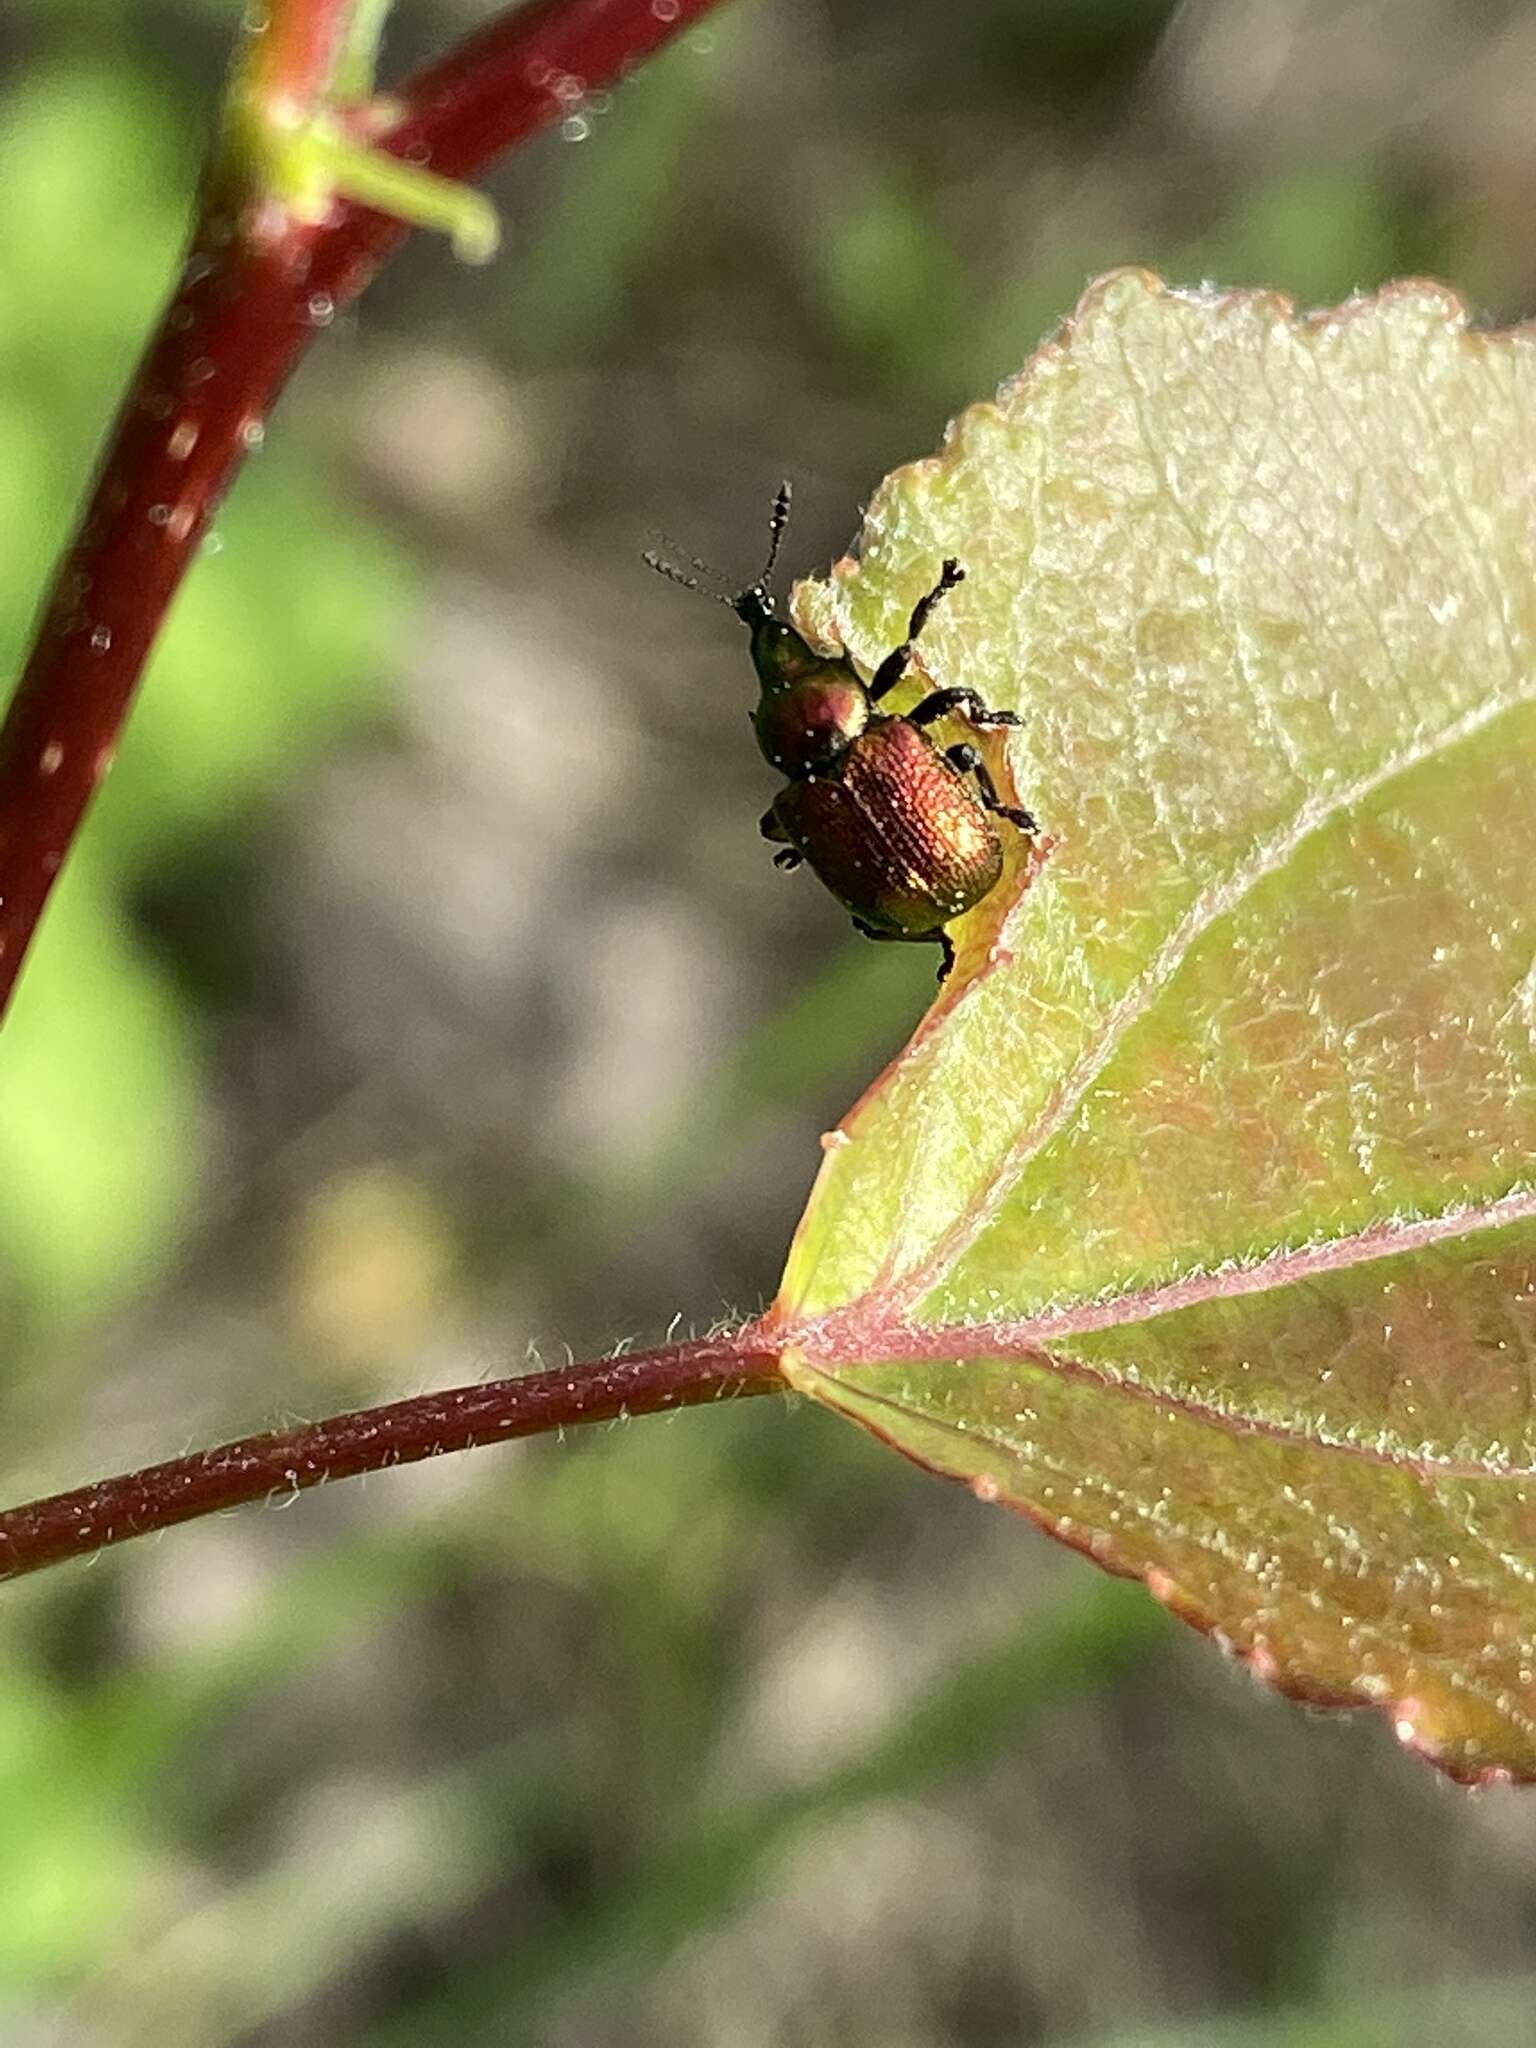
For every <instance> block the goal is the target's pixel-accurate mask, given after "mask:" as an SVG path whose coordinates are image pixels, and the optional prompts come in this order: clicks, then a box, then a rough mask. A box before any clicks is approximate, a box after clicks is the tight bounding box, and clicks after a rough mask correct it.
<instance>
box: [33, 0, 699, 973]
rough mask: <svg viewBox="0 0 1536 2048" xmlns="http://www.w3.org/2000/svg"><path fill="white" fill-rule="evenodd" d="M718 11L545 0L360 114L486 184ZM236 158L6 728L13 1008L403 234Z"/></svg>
mask: <svg viewBox="0 0 1536 2048" xmlns="http://www.w3.org/2000/svg"><path fill="white" fill-rule="evenodd" d="M714 4H715V0H535V4H533V5H531V6H528V7H524V8H521V9H518V10H515V11H512V12H509V13H508V14H506V15H503V16H500V17H498V18H497V19H496V20H494V21H492V22H491V23H490V24H488V25H487V26H486V27H485V28H483V29H481V30H480V31H479V33H478V34H476V35H474V36H472V37H471V38H470V39H469V40H468V41H467V42H465V43H464V44H463V46H462V47H461V48H460V49H458V50H457V51H455V52H454V53H453V54H451V55H450V56H449V57H447V58H445V59H444V60H443V61H442V62H441V63H439V64H437V65H435V66H433V67H432V68H431V69H429V70H428V71H426V72H425V73H423V74H422V75H421V76H420V77H419V78H418V79H416V80H415V81H414V82H412V83H409V84H407V85H406V86H405V87H403V88H402V89H401V90H400V92H399V93H397V94H396V95H394V96H393V98H392V99H390V100H388V101H385V102H381V103H376V104H374V105H372V106H370V107H369V108H368V109H366V110H363V111H360V112H358V113H357V114H356V116H355V122H354V125H355V127H356V128H357V130H358V131H359V132H369V133H375V139H376V140H377V141H378V142H379V145H380V146H381V147H382V148H384V149H386V150H388V151H390V152H391V153H392V154H394V155H396V156H398V157H400V158H402V159H404V160H406V161H408V162H414V163H426V164H430V165H432V166H433V168H435V169H436V170H439V171H441V172H443V173H444V174H446V175H449V176H453V177H467V176H469V175H471V174H473V173H474V172H476V171H478V170H479V169H481V168H482V167H483V166H484V165H485V164H486V163H487V162H488V161H489V160H490V159H491V158H492V157H493V156H495V155H496V154H497V153H498V152H499V151H501V150H504V149H506V148H509V147H510V146H512V145H513V144H515V143H517V142H520V141H522V140H523V139H524V138H526V137H527V136H529V135H532V134H534V133H535V132H536V131H537V130H539V129H541V128H543V127H546V126H547V125H548V124H549V123H550V122H552V121H554V120H557V119H558V118H560V117H561V116H562V115H563V114H566V113H568V112H569V111H570V109H571V106H572V104H573V103H574V102H575V101H577V100H579V98H580V97H581V95H582V94H583V93H585V92H588V91H593V90H596V89H599V88H602V87H606V86H609V85H611V84H613V83H614V82H615V80H616V79H617V78H619V77H620V76H621V75H622V73H623V72H624V71H625V70H627V69H628V68H629V66H631V65H632V64H634V63H636V62H638V61H639V60H640V59H641V58H643V57H645V56H646V55H648V54H649V53H650V52H651V51H652V50H654V49H655V48H656V47H657V46H658V45H659V44H660V43H662V42H664V41H665V40H666V39H667V38H668V37H669V36H671V35H674V34H675V33H676V32H677V31H678V30H679V29H682V28H685V27H686V26H688V24H689V23H690V22H692V21H694V20H696V19H697V18H698V17H699V16H700V15H702V14H704V13H706V12H707V11H708V10H709V8H710V7H711V6H712V5H714ZM341 15H342V8H341V5H340V0H288V8H287V10H286V14H285V16H284V18H283V19H280V20H279V21H278V22H277V23H275V24H274V30H273V47H272V49H271V51H269V52H268V53H267V60H266V64H265V72H264V82H265V85H266V86H267V88H269V89H280V90H281V91H282V93H283V94H284V95H285V97H286V98H287V99H288V100H290V101H292V102H293V103H295V104H297V105H300V106H302V105H303V104H304V102H305V101H306V99H313V98H315V97H316V96H318V95H321V94H323V92H324V89H325V85H326V83H327V73H328V68H329V66H330V63H331V61H332V58H333V56H334V53H335V25H336V22H337V21H338V19H340V18H341ZM384 121H389V122H391V124H392V125H389V126H387V128H385V129H384V131H383V132H382V133H377V132H376V131H378V130H379V129H380V126H381V123H382V122H384ZM223 163H224V168H222V169H221V170H220V171H219V172H218V173H217V174H216V175H215V177H214V178H213V180H212V181H211V183H210V185H209V188H208V191H207V193H206V195H205V200H204V204H203V207H202V209H201V213H200V217H199V220H198V224H197V227H196V230H195V232H194V234H193V238H192V244H191V250H190V254H189V256H188V259H187V263H186V266H185V268H184V270H183V272H182V275H181V278H180V281H179V283H178V285H177V288H176V291H175V294H174V296H173V297H172V300H171V303H170V305H169V307H168V308H167V310H166V313H165V316H164V319H163V321H162V323H161V327H160V330H159V333H158V335H157V336H156V338H155V339H154V341H153V342H152V344H151V346H150V348H149V351H148V353H147V355H146V357H145V359H144V361H143V363H142V364H141V366H140V368H139V370H138V372H137V373H136V375H135V377H134V380H133V383H132V385H131V387H130V389H129V392H128V395H127V398H126V400H125V401H124V404H123V408H122V411H121V414H120V415H119V418H118V421H117V425H116V427H115V429H114V432H113V435H112V438H111V440H110V442H109V444H108V447H107V450H106V454H105V457H104V459H103V464H102V468H101V473H100V477H99V480H98V482H97V484H96V487H95V491H94V494H93V496H92V498H91V501H90V505H89V508H88V510H87V512H86V514H85V517H84V520H83V522H82V524H81V527H80V530H79V534H78V536H77V538H76V540H75V543H74V545H73V546H72V548H71V549H70V551H69V554H68V555H67V557H66V559H65V560H64V562H63V564H62V566H61V568H60V571H59V575H58V579H57V583H56V585H55V588H54V591H53V593H52V596H51V598H50V601H49V603H48V605H47V608H46V610H45V612H44V614H43V617H42V621H41V623H40V626H39V628H38V633H37V638H36V642H35V645H34V648H33V652H32V656H31V659H30V660H29V662H28V664H27V667H26V670H25V672H24V674H23V676H22V679H21V682H20V684H19V685H18V688H17V691H16V695H15V697H14V699H13V700H12V703H11V707H10V711H9V713H8V715H7V717H6V720H5V724H4V727H3V729H0V1010H3V1008H4V1006H5V1004H6V1003H7V1002H8V1001H9V998H10V994H11V991H12V989H13V987H14V985H15V981H16V977H17V975H18V973H19V972H20V969H21V964H22V961H23V958H24V957H25V954H26V950H27V947H28V945H29V944H30V942H31V939H32V935H33V932H34V931H35V929H36V927H37V922H38V919H39V918H40V916H41V915H42V911H43V906H44V904H45V903H46V901H47V898H48V894H49V891H50V889H51V888H52V886H53V880H54V877H55V875H56V874H57V873H58V871H59V868H60V866H61V865H62V862H63V859H64V856H65V853H66V852H67V850H68V848H69V845H70V842H71V840H72V839H73V837H74V834H75V832H76V830H77V829H78V827H79V825H80V821H81V819H82V818H83V816H84V814H85V811H86V808H87V806H88V804H89V803H90V800H91V797H92V795H93V794H94V792H95V790H96V788H97V786H98V784H99V783H100V781H101V779H102V776H103V775H104V774H105V773H106V770H107V767H108V765H109V763H110V761H111V758H112V754H113V750H114V748H115V747H116V745H117V740H118V734H119V732H120V730H121V728H122V723H123V720H124V718H125V717H126V716H127V713H128V709H129V706H130V703H131V701H132V698H133V692H134V688H135V686H136V684H137V682H138V679H139V675H140V673H141V672H142V669H143V666H144V663H145V660H146V658H147V656H148V654H149V650H150V648H151V646H152V644H153V642H154V639H155V636H156V634H157V632H158V630H159V628H160V625H161V622H162V621H163V619H164V617H165V613H166V611H167V609H168V608H169V605H170V603H171V600H172V598H173V596H174V595H175V592H176V589H177V587H178V585H179V584H180V582H181V579H182V576H183V575H184V574H185V572H186V570H187V567H188V565H189V564H190V562H191V560H192V558H193V556H194V555H195V553H196V551H197V547H198V543H199V541H200V539H201V537H202V535H203V533H204V532H205V531H206V529H207V525H208V521H209V519H210V518H211V517H212V515H213V512H214V510H215V508H216V507H217V505H218V503H219V501H220V499H221V498H222V496H223V494H224V492H225V491H226V490H227V489H228V487H229V484H230V482H231V480H232V478H233V477H234V475H235V472H236V471H237V470H238V468H239V466H240V463H241V460H242V459H243V457H244V455H245V454H246V452H247V450H248V449H250V448H251V447H253V446H255V444H256V442H257V441H258V440H259V439H260V437H261V434H262V432H263V431H264V427H265V423H266V419H267V415H268V413H269V412H270V410H271V407H272V405H273V402H274V400H275V399H276V397H277V395H278V393H279V391H280V390H281V389H282V386H283V385H284V383H285V382H286V381H287V378H288V376H289V374H290V372H291V371H292V370H293V368H294V365H295V364H296V363H297V361H298V359H299V357H300V356H301V355H302V353H303V351H304V348H305V346H306V345H307V343H308V342H309V341H310V340H311V339H312V337H313V336H314V334H315V332H316V331H317V329H319V328H322V327H324V326H327V325H328V324H329V322H330V320H331V318H332V315H333V314H334V312H335V309H336V308H337V306H338V305H340V304H342V303H344V302H345V301H346V300H347V299H350V298H351V297H353V296H354V295H355V294H356V293H357V292H358V291H360V290H361V289H362V287H363V285H364V284H366V283H367V281H368V279H369V278H370V277H371V276H372V275H373V273H374V271H375V270H376V269H377V267H378V265H379V263H380V261H381V260H382V259H383V257H384V256H386V255H387V254H388V253H389V251H390V250H391V249H392V248H393V247H394V245H395V244H396V243H397V242H398V241H399V240H400V239H401V237H402V236H403V234H404V233H405V230H404V229H403V228H402V227H401V226H400V224H399V223H398V222H396V221H393V220H390V219H387V218H385V217H384V216H382V215H380V214H377V213H373V212H370V211H369V210H367V209H366V208H363V207H360V206H356V205H351V204H346V203H339V204H337V205H335V206H334V207H333V208H332V209H331V211H330V214H329V216H328V217H327V218H326V219H325V220H324V221H323V222H321V223H318V224H317V223H314V222H310V221H307V220H302V219H299V218H298V217H296V216H295V214H294V213H292V212H291V211H289V210H288V208H287V207H286V206H285V205H284V204H283V203H282V202H281V200H280V199H279V198H277V197H276V196H275V195H273V194H272V193H269V192H263V191H253V190H251V189H249V187H246V186H242V185H241V183H240V182H239V180H240V175H241V174H240V172H239V170H238V168H235V167H233V166H234V164H235V160H234V159H233V158H232V157H226V158H225V159H224V160H223ZM280 601H281V594H280V593H279V592H274V593H273V602H274V603H278V602H280ZM207 686H208V688H209V689H210V690H217V689H218V688H219V687H220V684H219V679H218V677H217V676H210V677H209V678H208V683H207Z"/></svg>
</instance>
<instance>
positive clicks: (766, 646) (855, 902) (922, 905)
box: [645, 483, 1037, 981]
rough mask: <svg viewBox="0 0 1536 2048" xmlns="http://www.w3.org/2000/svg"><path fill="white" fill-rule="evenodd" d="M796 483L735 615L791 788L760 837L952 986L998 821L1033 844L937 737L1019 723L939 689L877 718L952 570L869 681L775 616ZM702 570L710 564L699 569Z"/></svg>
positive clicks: (1020, 814) (987, 782)
mask: <svg viewBox="0 0 1536 2048" xmlns="http://www.w3.org/2000/svg"><path fill="white" fill-rule="evenodd" d="M789 495H790V494H789V485H788V484H787V483H786V484H781V485H780V487H779V492H778V496H777V497H776V498H775V500H774V506H773V518H772V523H771V527H770V537H769V547H768V559H767V561H766V562H765V563H764V565H763V571H762V574H761V575H760V576H759V577H758V578H757V580H756V582H755V583H752V584H749V585H748V587H747V588H746V589H745V590H743V591H741V592H739V593H738V594H737V595H736V596H734V597H727V596H725V595H724V594H723V593H721V592H708V593H707V594H708V595H711V596H717V597H719V599H720V601H721V602H722V603H724V604H728V605H729V606H730V608H731V609H732V611H734V612H735V613H736V616H737V617H738V618H739V619H740V620H741V621H742V623H743V624H744V625H745V626H746V627H747V628H748V629H749V631H750V632H751V635H752V662H753V666H754V667H755V668H756V670H757V676H758V682H759V684H760V685H761V695H760V697H759V699H758V703H757V708H756V710H755V711H754V712H753V713H752V724H753V727H754V729H755V730H756V733H757V742H758V745H759V746H760V747H761V748H762V750H763V753H764V755H765V757H766V758H767V760H768V761H769V762H770V763H771V764H772V766H773V767H775V768H777V769H778V770H779V772H780V774H782V775H784V776H786V777H787V778H788V780H787V781H786V782H785V785H784V787H783V788H782V789H781V790H780V791H779V794H778V795H777V796H776V797H775V798H774V800H773V803H772V805H771V806H770V807H769V809H768V811H767V812H766V813H765V814H764V816H763V819H762V822H761V827H760V829H761V831H762V834H763V837H764V838H765V839H771V840H773V841H775V842H776V843H777V844H778V845H779V846H780V847H781V849H782V850H781V851H780V852H778V853H776V854H775V855H774V859H775V861H776V862H777V864H778V865H779V866H780V867H783V868H794V867H798V866H799V865H800V863H801V862H802V861H804V862H806V863H807V865H808V866H810V867H811V868H812V869H813V870H814V871H815V873H816V874H817V875H819V876H820V878H821V880H822V881H823V882H824V883H825V884H826V886H827V888H828V889H830V890H831V892H832V894H833V895H834V896H835V897H836V898H837V900H838V902H839V903H841V904H842V906H843V908H844V909H845V910H847V911H848V912H849V914H850V915H851V916H852V918H853V922H854V924H855V925H856V926H857V928H858V929H859V930H860V931H861V932H863V933H864V934H865V935H866V937H868V938H871V939H894V940H918V941H928V942H931V943H933V944H935V945H937V946H939V947H941V948H942V950H943V960H942V964H941V965H940V968H939V979H940V980H941V981H942V980H943V979H944V977H945V975H946V974H948V972H949V970H950V967H951V966H952V964H953V962H954V948H953V947H952V945H951V944H950V941H949V935H948V933H947V932H946V931H945V930H944V926H945V925H947V924H948V923H949V922H950V920H951V919H952V918H956V917H958V916H960V914H961V912H962V911H966V910H970V909H972V908H973V907H974V906H975V905H976V904H978V903H980V902H981V900H982V898H983V897H984V896H986V895H987V894H988V893H989V892H990V891H991V890H992V889H993V888H995V887H996V885H997V882H998V879H999V877H1000V876H1001V874H1002V871H1003V847H1002V841H1001V839H1000V838H999V836H998V831H997V827H996V825H995V824H994V822H993V820H994V819H996V818H1006V819H1007V821H1008V822H1009V824H1011V825H1014V826H1016V827H1017V828H1018V829H1019V831H1021V832H1033V831H1035V830H1036V829H1037V828H1036V825H1035V820H1034V819H1033V818H1032V817H1031V816H1030V814H1029V812H1028V811H1021V810H1018V809H1015V808H1014V807H1013V806H1012V805H1010V804H1005V803H1003V802H1002V801H1001V799H1000V798H999V796H998V793H997V788H996V785H995V784H994V783H993V780H992V777H991V775H990V774H989V773H988V771H987V768H986V765H985V763H984V762H983V761H982V758H981V756H980V754H979V753H978V752H977V751H976V749H975V748H974V747H973V746H970V745H967V744H959V745H955V746H949V747H945V748H943V749H942V750H941V749H940V748H939V747H938V746H937V745H936V744H935V743H934V741H933V740H932V739H931V738H930V737H929V734H928V730H927V728H928V727H929V726H931V725H933V724H935V723H936V722H937V721H938V720H939V719H941V718H947V717H950V716H951V715H953V714H954V713H956V712H964V713H965V715H966V717H967V718H968V719H969V721H970V723H971V724H972V725H973V726H983V727H985V726H1010V725H1021V724H1022V723H1023V720H1022V719H1020V718H1017V717H1015V715H1014V714H1013V712H1011V711H993V710H992V709H990V708H989V707H988V706H987V705H986V704H984V703H983V702H982V700H981V698H980V697H979V696H978V695H977V693H976V692H975V691H974V690H971V689H966V688H964V687H963V686H962V687H958V688H952V689H945V690H934V691H932V692H930V694H929V695H928V696H926V697H924V698H923V700H922V701H921V703H919V704H916V705H914V706H913V708H912V709H911V710H910V711H908V712H906V713H904V714H903V715H902V716H900V717H892V716H890V715H888V714H884V713H881V712H880V711H878V710H877V709H876V708H875V707H876V706H877V705H878V704H879V703H880V702H881V700H882V699H883V698H884V697H886V696H887V695H888V694H889V693H890V692H891V691H892V690H893V689H895V687H896V685H897V684H898V683H899V682H901V680H902V679H903V677H904V676H905V675H906V673H907V670H908V668H909V666H910V664H911V660H912V649H913V644H914V642H915V641H916V640H917V638H918V635H919V634H920V633H921V632H922V630H923V627H924V626H925V625H926V624H927V622H928V619H929V617H930V616H931V614H932V612H933V609H934V607H935V605H937V604H938V603H939V602H940V600H941V599H942V598H943V597H944V596H945V594H946V593H947V592H948V591H951V590H953V589H954V587H955V585H956V584H957V583H960V582H962V581H963V580H964V576H965V571H964V570H963V569H962V568H961V567H960V565H959V563H958V562H956V561H953V560H949V561H946V562H945V563H944V565H943V568H942V570H941V571H940V575H939V580H938V582H937V583H936V584H935V585H934V586H933V588H932V589H931V590H930V591H929V592H928V594H927V596H926V597H924V598H922V599H921V600H920V601H919V602H918V604H917V605H916V607H915V608H914V610H913V613H912V617H911V620H910V621H909V623H908V626H907V637H906V638H905V640H903V641H902V643H901V645H900V646H899V647H893V648H892V649H891V652H890V653H889V654H888V655H887V656H886V657H885V659H884V661H882V662H881V664H880V666H879V667H878V668H877V669H876V670H875V673H874V675H873V677H872V678H871V679H870V681H869V682H868V683H866V682H865V681H864V680H863V678H862V677H861V676H860V675H859V674H858V672H857V670H856V669H855V668H854V666H853V663H852V661H851V660H850V659H849V657H848V656H847V655H846V654H840V655H826V654H818V653H817V652H816V650H815V648H813V647H812V646H810V645H809V644H808V642H807V641H805V640H804V639H802V637H801V636H800V634H798V633H797V632H796V631H795V629H794V627H793V626H789V625H786V624H785V622H784V621H783V620H782V619H780V618H777V617H776V616H775V614H774V608H773V596H772V593H771V592H770V590H769V588H768V579H769V577H770V576H771V575H772V573H773V566H774V563H775V562H776V561H777V559H778V553H779V543H780V542H781V540H782V539H783V536H784V528H785V526H786V525H787V523H788V520H789ZM645 559H646V561H647V562H649V563H650V565H651V567H652V568H653V569H656V570H658V571H659V572H660V573H661V574H662V575H663V576H670V577H671V578H672V580H673V581H674V582H675V583H681V584H683V585H685V586H686V587H687V588H688V589H690V590H702V589H703V588H704V586H703V585H702V584H701V583H700V582H699V581H698V579H697V578H696V577H693V576H689V575H686V574H685V573H684V572H683V571H682V570H680V569H678V568H676V567H674V566H673V564H672V563H670V562H668V561H665V560H663V559H662V557H660V556H659V555H656V554H647V556H646V558H645ZM696 566H698V567H700V568H702V566H703V565H702V564H698V565H696Z"/></svg>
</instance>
